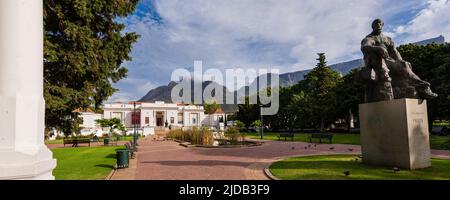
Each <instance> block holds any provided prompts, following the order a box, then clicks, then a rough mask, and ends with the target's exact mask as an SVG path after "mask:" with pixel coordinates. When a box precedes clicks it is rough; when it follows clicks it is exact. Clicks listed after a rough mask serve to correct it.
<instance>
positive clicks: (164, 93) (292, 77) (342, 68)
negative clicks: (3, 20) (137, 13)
mask: <svg viewBox="0 0 450 200" xmlns="http://www.w3.org/2000/svg"><path fill="white" fill-rule="evenodd" d="M432 43H436V44H443V43H445V38H444V37H443V36H439V37H436V38H431V39H428V40H424V41H420V42H416V43H413V44H416V45H427V44H432ZM362 66H364V61H363V59H356V60H352V61H348V62H342V63H337V64H334V65H330V67H331V68H332V69H333V70H335V71H337V72H339V73H341V74H342V75H345V74H347V73H349V72H350V71H351V70H352V69H355V68H358V67H362ZM310 71H311V70H303V71H297V72H291V73H285V74H280V76H279V77H280V86H281V87H289V86H292V85H295V84H296V83H298V82H299V81H301V80H303V79H304V76H305V75H306V74H307V73H309V72H310ZM267 76H268V75H267V74H266V75H262V76H259V77H257V78H256V79H255V81H253V82H252V83H251V84H250V86H245V87H243V88H241V89H239V91H242V90H245V91H248V88H249V87H257V86H258V85H257V84H258V80H259V79H261V78H264V79H265V78H267ZM270 82H271V79H270V76H269V78H268V84H270ZM210 84H218V83H215V82H210V81H208V82H203V84H202V86H203V89H205V88H206V86H208V85H210ZM175 85H177V83H176V82H170V83H169V84H168V85H167V86H160V87H158V88H155V89H153V90H150V91H149V92H148V93H147V94H146V95H145V96H144V97H142V98H141V99H140V100H139V101H141V102H155V101H164V102H172V100H171V91H172V88H173V87H175ZM192 85H193V84H192ZM218 85H219V84H218ZM217 87H222V88H223V91H224V101H225V100H226V99H225V98H226V97H225V96H226V95H225V94H226V93H229V92H230V91H228V89H227V88H226V87H225V86H221V85H219V86H217ZM257 88H259V87H257ZM193 91H194V90H193V89H192V96H193ZM246 94H247V95H248V92H246ZM233 95H234V97H235V98H234V99H236V97H237V92H233ZM221 107H222V109H223V110H224V111H225V112H233V111H235V110H236V109H237V105H236V104H234V105H221Z"/></svg>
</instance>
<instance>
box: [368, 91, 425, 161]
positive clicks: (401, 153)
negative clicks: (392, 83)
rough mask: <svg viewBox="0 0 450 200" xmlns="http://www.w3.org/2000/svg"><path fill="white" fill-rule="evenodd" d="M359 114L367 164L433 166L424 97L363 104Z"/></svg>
mask: <svg viewBox="0 0 450 200" xmlns="http://www.w3.org/2000/svg"><path fill="white" fill-rule="evenodd" d="M359 113H360V114H359V116H360V122H361V145H362V155H363V162H364V163H366V164H370V165H379V166H387V167H398V168H402V169H421V168H427V167H430V166H431V161H430V157H431V152H430V141H429V140H430V139H429V131H428V113H427V102H426V101H425V100H418V99H397V100H393V101H384V102H376V103H369V104H361V105H359Z"/></svg>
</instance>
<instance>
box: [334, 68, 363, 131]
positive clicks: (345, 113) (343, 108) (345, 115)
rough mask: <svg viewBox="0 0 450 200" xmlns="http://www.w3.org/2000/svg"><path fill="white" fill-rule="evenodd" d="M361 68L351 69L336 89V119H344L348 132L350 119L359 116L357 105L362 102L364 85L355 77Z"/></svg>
mask: <svg viewBox="0 0 450 200" xmlns="http://www.w3.org/2000/svg"><path fill="white" fill-rule="evenodd" d="M360 70H361V68H357V69H353V70H352V71H350V73H348V74H347V75H345V76H344V77H343V78H342V79H343V80H342V81H341V82H339V84H338V85H337V87H336V90H335V91H336V95H335V97H336V102H339V103H338V104H337V105H336V114H337V116H336V117H338V118H341V119H346V122H347V125H348V130H349V131H350V128H351V127H350V125H351V124H350V122H351V120H352V118H358V116H359V106H358V105H359V104H361V103H363V102H364V90H365V87H364V83H362V82H361V81H360V80H359V79H358V77H357V75H358V74H359V71H360Z"/></svg>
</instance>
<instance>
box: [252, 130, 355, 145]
mask: <svg viewBox="0 0 450 200" xmlns="http://www.w3.org/2000/svg"><path fill="white" fill-rule="evenodd" d="M278 135H279V133H273V132H265V133H264V139H265V140H275V141H278V137H277V136H278ZM310 135H311V134H306V133H298V134H295V137H294V141H298V142H309V136H310ZM246 136H248V137H250V138H251V139H260V138H261V136H259V135H258V133H252V134H246ZM283 140H284V138H283ZM288 141H290V138H288ZM322 141H323V142H325V143H327V142H328V140H322ZM313 142H319V140H318V139H314V140H313ZM333 143H334V144H354V145H359V144H360V142H359V135H358V134H334V135H333Z"/></svg>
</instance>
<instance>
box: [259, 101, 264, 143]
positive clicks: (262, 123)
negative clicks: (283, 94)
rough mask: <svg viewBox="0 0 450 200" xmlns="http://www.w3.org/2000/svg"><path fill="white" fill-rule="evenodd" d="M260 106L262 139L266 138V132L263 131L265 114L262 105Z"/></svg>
mask: <svg viewBox="0 0 450 200" xmlns="http://www.w3.org/2000/svg"><path fill="white" fill-rule="evenodd" d="M259 108H260V109H259V115H260V116H261V131H260V132H261V140H262V139H264V133H263V131H264V128H263V127H264V122H263V115H262V105H260V106H259Z"/></svg>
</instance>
